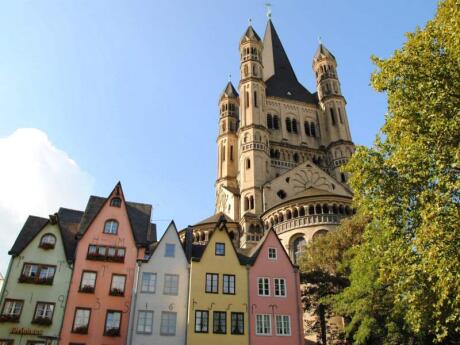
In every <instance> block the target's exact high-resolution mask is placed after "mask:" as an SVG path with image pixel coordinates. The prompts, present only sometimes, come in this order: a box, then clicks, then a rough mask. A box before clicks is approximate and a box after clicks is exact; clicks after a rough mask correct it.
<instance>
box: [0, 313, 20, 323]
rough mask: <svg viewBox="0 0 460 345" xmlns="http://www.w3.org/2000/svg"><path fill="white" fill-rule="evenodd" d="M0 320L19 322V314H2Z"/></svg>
mask: <svg viewBox="0 0 460 345" xmlns="http://www.w3.org/2000/svg"><path fill="white" fill-rule="evenodd" d="M0 322H19V315H15V314H14V315H11V314H2V315H0Z"/></svg>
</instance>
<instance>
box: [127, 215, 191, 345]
mask: <svg viewBox="0 0 460 345" xmlns="http://www.w3.org/2000/svg"><path fill="white" fill-rule="evenodd" d="M188 280H189V269H188V261H187V258H186V255H185V252H184V249H183V247H182V244H181V242H180V240H179V236H178V234H177V229H176V226H175V224H174V222H171V223H170V224H169V226H168V228H167V229H166V231H165V233H164V234H163V236H162V238H161V239H160V241H159V242H158V243H157V244H156V246H155V247H154V248H153V250H152V253H151V254H150V255H149V256H148V257H146V258H145V260H140V261H139V266H138V278H137V284H136V286H135V288H134V292H133V294H134V295H133V299H132V313H131V317H130V327H129V336H128V344H129V345H151V344H161V345H184V344H185V339H186V328H187V296H188Z"/></svg>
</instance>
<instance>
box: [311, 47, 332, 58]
mask: <svg viewBox="0 0 460 345" xmlns="http://www.w3.org/2000/svg"><path fill="white" fill-rule="evenodd" d="M323 57H330V58H331V59H333V60H335V56H334V55H333V54H332V53H331V52H330V51H329V50H328V49H327V48H326V47H325V46H324V44H322V43H320V45H319V47H318V49H316V53H315V56H314V58H313V59H314V60H319V59H321V58H323Z"/></svg>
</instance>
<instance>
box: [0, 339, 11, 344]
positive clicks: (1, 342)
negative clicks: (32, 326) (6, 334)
mask: <svg viewBox="0 0 460 345" xmlns="http://www.w3.org/2000/svg"><path fill="white" fill-rule="evenodd" d="M0 345H14V340H13V339H0Z"/></svg>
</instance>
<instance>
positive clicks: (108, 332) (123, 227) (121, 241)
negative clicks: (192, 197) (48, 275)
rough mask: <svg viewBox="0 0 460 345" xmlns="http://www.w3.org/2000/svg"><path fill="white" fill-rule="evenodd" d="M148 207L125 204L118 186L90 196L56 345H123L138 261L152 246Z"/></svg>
mask: <svg viewBox="0 0 460 345" xmlns="http://www.w3.org/2000/svg"><path fill="white" fill-rule="evenodd" d="M151 210H152V206H151V205H147V204H140V203H132V202H127V201H125V198H124V195H123V191H122V188H121V184H120V183H118V184H117V185H116V186H115V188H114V190H113V191H112V193H111V194H110V195H109V197H107V198H102V197H97V196H91V197H90V199H89V201H88V204H87V206H86V210H85V213H84V214H83V217H82V220H81V222H80V229H79V233H78V235H77V238H78V244H77V249H76V252H75V258H74V270H73V274H72V280H71V283H70V289H69V294H68V300H67V306H66V310H65V315H64V322H63V326H62V332H61V340H60V342H59V343H60V344H63V345H71V344H87V345H89V344H107V345H124V344H126V341H127V334H128V323H129V312H130V306H131V296H132V289H133V283H134V279H135V272H136V261H137V259H138V258H143V257H144V254H145V249H146V248H147V247H148V246H149V245H150V243H151V242H152V241H153V240H155V237H156V233H155V226H154V224H151V223H150V215H151Z"/></svg>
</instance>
